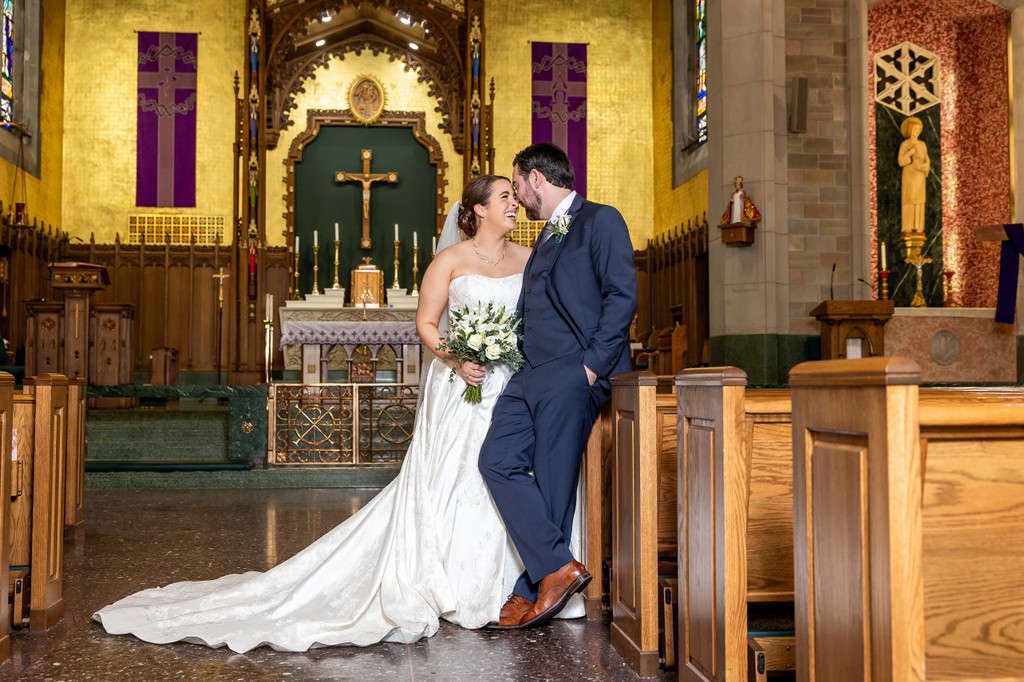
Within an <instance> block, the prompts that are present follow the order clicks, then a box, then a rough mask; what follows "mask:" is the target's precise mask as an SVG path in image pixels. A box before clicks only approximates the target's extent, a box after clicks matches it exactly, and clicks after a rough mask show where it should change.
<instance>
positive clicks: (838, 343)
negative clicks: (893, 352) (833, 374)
mask: <svg viewBox="0 0 1024 682" xmlns="http://www.w3.org/2000/svg"><path fill="white" fill-rule="evenodd" d="M894 309H895V307H894V304H893V302H892V301H833V300H829V301H822V302H821V303H819V304H818V305H817V307H815V308H814V310H812V311H811V315H813V316H814V317H816V318H817V319H818V322H820V323H821V359H822V360H839V359H846V358H855V357H864V358H868V357H873V356H876V355H885V335H884V328H885V323H886V322H888V321H889V318H891V317H892V314H893V310H894Z"/></svg>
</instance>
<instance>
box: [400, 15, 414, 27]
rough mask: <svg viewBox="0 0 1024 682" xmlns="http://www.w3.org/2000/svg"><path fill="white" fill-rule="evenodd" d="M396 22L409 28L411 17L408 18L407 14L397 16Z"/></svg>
mask: <svg viewBox="0 0 1024 682" xmlns="http://www.w3.org/2000/svg"><path fill="white" fill-rule="evenodd" d="M398 20H399V21H400V22H402V23H403V24H405V25H406V26H409V25H411V24H412V17H410V16H409V15H408V14H399V15H398Z"/></svg>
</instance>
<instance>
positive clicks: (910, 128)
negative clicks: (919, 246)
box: [898, 116, 932, 233]
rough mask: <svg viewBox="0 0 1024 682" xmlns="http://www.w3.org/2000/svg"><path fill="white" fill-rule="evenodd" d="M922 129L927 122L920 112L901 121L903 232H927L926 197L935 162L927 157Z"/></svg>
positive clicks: (900, 155)
mask: <svg viewBox="0 0 1024 682" xmlns="http://www.w3.org/2000/svg"><path fill="white" fill-rule="evenodd" d="M922 130H924V125H923V124H922V123H921V119H919V118H918V117H917V116H908V117H907V118H905V119H904V120H903V123H902V124H900V133H902V134H903V137H905V138H906V139H905V140H903V142H901V143H900V152H899V157H898V161H899V164H900V167H901V168H902V169H903V178H902V180H901V192H900V204H901V206H902V209H903V212H902V228H901V229H902V231H903V232H904V233H906V232H924V200H925V194H926V188H927V181H928V173H930V172H931V168H932V162H931V159H929V158H928V147H927V146H926V145H925V143H924V142H922V141H921V140H920V139H918V137H919V136H920V135H921V131H922Z"/></svg>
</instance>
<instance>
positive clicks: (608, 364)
mask: <svg viewBox="0 0 1024 682" xmlns="http://www.w3.org/2000/svg"><path fill="white" fill-rule="evenodd" d="M568 213H569V215H570V216H571V217H572V222H571V223H570V224H569V228H568V232H567V233H566V235H565V237H564V238H563V239H562V241H561V242H559V243H555V244H554V248H555V249H556V250H557V251H556V252H555V254H554V256H553V259H554V264H553V265H552V267H551V273H550V275H549V276H548V278H547V280H546V289H547V294H548V297H549V299H550V301H551V304H552V306H553V307H554V308H555V309H556V310H557V311H558V313H559V315H560V316H561V317H562V318H563V319H564V320H565V321H566V322H567V324H568V326H569V328H570V329H571V330H572V333H573V335H575V336H576V340H577V341H578V342H579V344H580V346H582V347H583V349H584V352H583V362H584V364H585V365H586V366H587V367H589V368H590V369H591V370H593V371H594V372H596V373H597V375H598V377H601V378H607V377H610V376H611V375H612V374H617V373H619V372H627V371H629V369H630V364H629V327H630V324H631V323H632V321H633V315H634V314H635V313H636V306H637V295H636V266H635V264H634V260H633V245H632V242H630V239H629V230H628V229H627V227H626V221H625V220H623V218H622V214H620V213H619V212H618V210H616V209H615V208H613V207H611V206H605V205H603V204H597V203H594V202H592V201H587V200H585V199H583V197H581V196H579V195H577V196H576V198H575V199H574V200H573V202H572V205H571V206H570V207H569V211H568ZM551 239H554V237H551ZM535 248H536V247H535ZM527 267H529V266H527ZM522 313H523V296H522V295H521V296H520V299H519V314H520V316H522ZM539 350H540V352H541V356H540V357H537V355H538V353H537V351H534V352H533V356H531V361H532V362H533V364H538V363H539V362H544V361H546V360H550V359H554V358H557V357H560V356H562V355H565V354H566V353H567V352H569V351H571V349H568V348H550V349H547V348H544V349H539Z"/></svg>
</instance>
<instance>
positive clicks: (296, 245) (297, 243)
mask: <svg viewBox="0 0 1024 682" xmlns="http://www.w3.org/2000/svg"><path fill="white" fill-rule="evenodd" d="M298 252H299V235H295V253H298Z"/></svg>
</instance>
